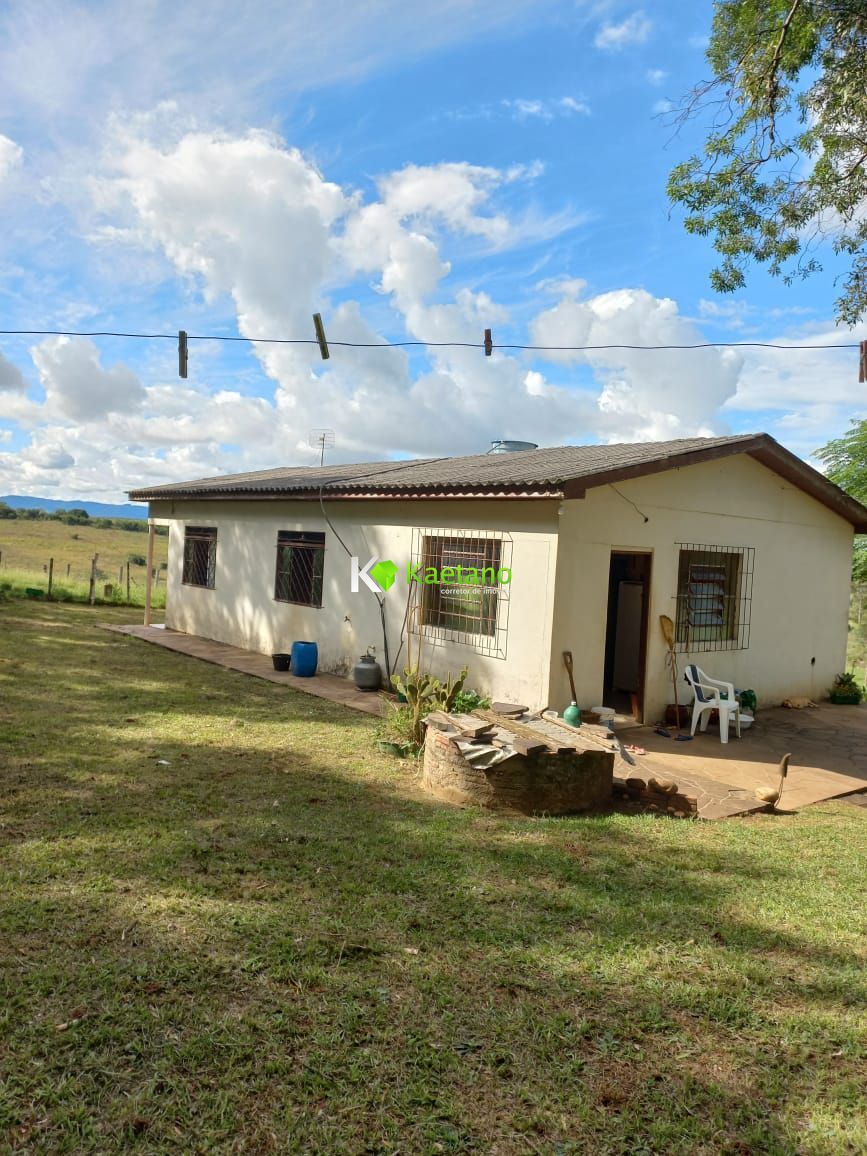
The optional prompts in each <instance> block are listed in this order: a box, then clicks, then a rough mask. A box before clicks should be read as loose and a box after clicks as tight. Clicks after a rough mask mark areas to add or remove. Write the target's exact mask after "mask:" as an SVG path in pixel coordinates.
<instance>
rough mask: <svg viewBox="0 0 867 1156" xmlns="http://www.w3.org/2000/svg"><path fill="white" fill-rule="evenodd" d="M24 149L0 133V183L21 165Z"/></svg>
mask: <svg viewBox="0 0 867 1156" xmlns="http://www.w3.org/2000/svg"><path fill="white" fill-rule="evenodd" d="M23 156H24V149H23V148H22V147H21V145H19V144H16V143H15V141H14V140H10V139H9V137H8V136H4V135H3V134H2V133H0V181H2V180H4V179H5V178H6V177H7V176H8V175H9V173H11V172H12V170H13V169H15V168H17V167H18V166H19V165H20V164H21V159H22V157H23Z"/></svg>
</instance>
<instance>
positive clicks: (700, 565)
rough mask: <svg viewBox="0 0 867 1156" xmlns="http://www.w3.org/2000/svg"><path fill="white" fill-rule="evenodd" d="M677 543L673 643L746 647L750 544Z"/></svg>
mask: <svg viewBox="0 0 867 1156" xmlns="http://www.w3.org/2000/svg"><path fill="white" fill-rule="evenodd" d="M678 546H679V547H680V561H679V565H678V575H677V641H678V643H680V644H681V645H682V647H683V649H684V650H692V651H713V650H746V649H747V648H748V647H749V644H750V609H751V604H752V593H753V555H754V550H753V549H752V547H749V546H735V547H731V546H699V545H696V544H694V543H685V542H679V543H678Z"/></svg>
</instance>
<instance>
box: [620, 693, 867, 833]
mask: <svg viewBox="0 0 867 1156" xmlns="http://www.w3.org/2000/svg"><path fill="white" fill-rule="evenodd" d="M669 730H670V734H671V736H672V737H671V738H664V737H663V736H662V735H658V734H657V733H656V732H655V731H654V730H653V729H652V728H651V727H644V726H640V727H639V726H636V727H628V728H623V729H621V728H619V727H618V729H617V734H618V737H619V738H620V739H621V741H622V742H623V743H624V744H634V745H635V746H639V747H643V748H644V749H645V750H646V751H647V754H646V755H634V756H632V757H633V759H634V763H633V765H632V767H631V769H630V770H629V772H628V773H630V774H633V775H640V776H642V777H648V776H655V777H657V778H662V777H665V778H671V779H675V780H676V781H677V783H678V784H679V786H680V787H681V789H682V790H684V791H685V792H686V793H688V794H690V795H692V794H694V795H695V796H696V798H697V799H698V802H699V807H698V811H699V815H700V816H701V818H705V819H716V818H725V817H727V816H729V815H740V814H745V813H748V812H750V811H759V810H762V809H763V808H764V806H765V804H763V803H761V802H759V801H758V800H757V799H756V797H755V793H754V792H755V789H756V787H776V785H777V783H778V781H779V779H778V772H777V768H778V766H779V762H780V759H781V758H782V756H783V755H785V754H789V753H790V754H791V756H792V759H791V763H790V767H789V775H788V779H787V781H786V786H785V788H784V791H783V796H782V799H781V800H780V807H779V809H780V810H782V811H787V810H790V811H794V810H797V809H798V808H800V807H806V806H808V805H809V804H811V803H819V802H822V801H823V800H825V799H833V798H837V797H839V796H844V795H850V794H852V793H853V792H856V791H864V790H867V706H860V707H856V706H834V705H832V704H831V703H821V704H820V705H819V706H817V707H808V708H805V709H804V710H787V709H786V708H784V707H779V706H778V707H767V708H761V707H760V709H759V711H758V713H757V715H756V720H755V722H754V723H753V725H752V726H751V727H750V728H749V730H745V731H744V732H743V737H742V738H740V739H738V738H736V737H735V736H734V734H732V736H731V737H730V739H729V741H728V743H722V742H720V737H719V728H718V727H716V726H715V725H714V724H711V725H710V726H709V727H708V730H707V731H706V732H705V733H704V734H701V733H700V732H696V735H695V737H694V738H693V739H692V740H690V741H689V742H678V741H677V740H676V739H675V737H674V736H675V733H676V732H675V730H674V728H669ZM686 733H688V732H686ZM617 773H623V772H622V770H621V771H619V772H617Z"/></svg>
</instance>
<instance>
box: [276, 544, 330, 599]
mask: <svg viewBox="0 0 867 1156" xmlns="http://www.w3.org/2000/svg"><path fill="white" fill-rule="evenodd" d="M324 569H325V535H324V534H318V533H310V532H307V531H305V532H303V533H302V532H300V531H295V530H281V531H280V532H279V533H278V535H277V573H276V577H275V579H274V598H275V599H276V601H277V602H297V603H300V604H301V605H302V606H321V605H322V575H323V572H324Z"/></svg>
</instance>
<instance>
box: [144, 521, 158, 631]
mask: <svg viewBox="0 0 867 1156" xmlns="http://www.w3.org/2000/svg"><path fill="white" fill-rule="evenodd" d="M156 534H157V528H156V525H155V524H154V522H152V521H151V520H150V519H148V556H147V572H146V574H145V608H144V624H145V626H150V624H151V601H152V598H153V576H154V539H155V538H156Z"/></svg>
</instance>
